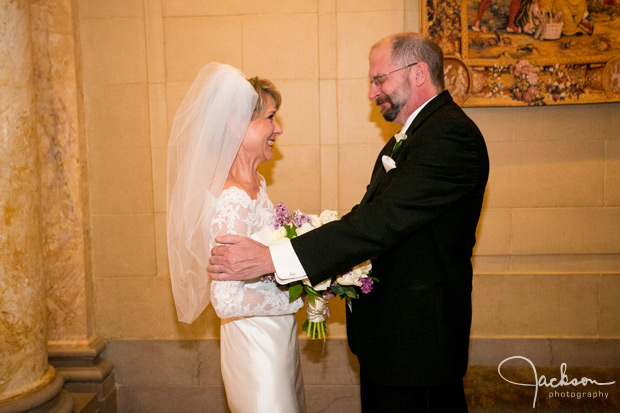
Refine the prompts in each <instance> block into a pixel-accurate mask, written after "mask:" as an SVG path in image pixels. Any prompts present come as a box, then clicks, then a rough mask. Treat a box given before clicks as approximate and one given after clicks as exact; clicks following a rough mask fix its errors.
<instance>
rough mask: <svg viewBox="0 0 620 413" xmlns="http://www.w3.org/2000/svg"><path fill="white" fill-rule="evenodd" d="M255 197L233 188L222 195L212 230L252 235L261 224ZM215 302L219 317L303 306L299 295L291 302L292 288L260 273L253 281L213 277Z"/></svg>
mask: <svg viewBox="0 0 620 413" xmlns="http://www.w3.org/2000/svg"><path fill="white" fill-rule="evenodd" d="M253 207H256V205H255V201H253V200H252V199H250V197H249V196H247V194H246V193H245V192H243V191H241V190H240V189H236V188H229V189H228V190H226V191H225V192H224V193H223V194H222V196H221V197H220V202H219V203H218V207H217V210H216V213H215V217H214V219H213V221H212V234H213V236H214V237H215V236H217V235H220V234H237V235H244V236H247V237H250V236H251V235H252V234H253V233H255V232H257V231H258V230H260V229H261V228H258V227H257V224H260V221H259V220H258V219H257V218H258V216H257V214H256V213H255V212H256V211H253ZM211 304H212V305H213V308H214V309H215V312H216V313H217V315H218V317H220V318H230V317H247V316H268V315H283V314H293V313H295V312H296V311H297V310H299V309H300V308H301V307H302V306H303V301H302V300H301V299H297V300H295V301H293V302H292V303H289V299H288V290H287V289H286V288H284V287H280V286H278V284H276V283H275V281H273V280H270V279H268V278H264V277H259V278H257V279H254V280H249V281H212V283H211Z"/></svg>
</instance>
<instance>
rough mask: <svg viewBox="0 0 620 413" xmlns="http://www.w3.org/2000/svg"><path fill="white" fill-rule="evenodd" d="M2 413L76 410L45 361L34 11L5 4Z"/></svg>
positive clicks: (0, 10)
mask: <svg viewBox="0 0 620 413" xmlns="http://www.w3.org/2000/svg"><path fill="white" fill-rule="evenodd" d="M0 62H2V64H1V65H0V125H1V126H0V212H1V214H2V217H1V219H0V228H1V230H0V337H1V338H2V339H1V340H0V354H1V355H2V357H0V412H4V411H6V412H9V411H24V410H29V409H35V408H41V407H43V406H45V408H48V407H49V408H52V407H53V408H54V409H57V410H58V411H61V412H65V411H66V412H69V411H71V410H72V409H73V402H72V400H71V398H70V397H69V396H68V395H67V393H66V392H64V391H63V390H62V387H63V379H62V377H61V376H59V375H57V374H56V371H55V370H54V368H53V367H51V366H50V365H49V364H48V361H47V348H46V344H47V305H46V292H45V282H44V278H43V271H42V248H41V245H42V244H41V237H40V231H39V228H40V218H41V215H40V209H39V205H40V187H39V182H40V181H39V162H38V139H37V136H36V132H35V105H34V96H35V93H34V81H33V63H32V46H31V41H30V23H29V4H28V2H27V1H25V0H22V1H10V0H0Z"/></svg>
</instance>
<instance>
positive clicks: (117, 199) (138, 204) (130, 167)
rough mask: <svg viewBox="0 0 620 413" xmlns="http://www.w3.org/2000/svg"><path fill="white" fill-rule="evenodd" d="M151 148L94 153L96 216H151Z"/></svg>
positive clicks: (91, 160) (91, 162) (92, 181)
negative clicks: (142, 214)
mask: <svg viewBox="0 0 620 413" xmlns="http://www.w3.org/2000/svg"><path fill="white" fill-rule="evenodd" d="M151 162H152V157H151V150H150V148H141V149H133V148H125V149H123V148H118V147H117V148H113V149H100V150H93V151H91V153H90V155H89V165H90V174H91V176H90V177H89V178H90V179H89V181H90V202H91V208H92V212H93V214H110V213H116V214H119V213H124V214H127V213H152V212H153V172H152V167H151Z"/></svg>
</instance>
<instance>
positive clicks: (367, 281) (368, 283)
mask: <svg viewBox="0 0 620 413" xmlns="http://www.w3.org/2000/svg"><path fill="white" fill-rule="evenodd" d="M360 281H361V282H362V287H361V289H362V292H363V293H364V294H368V293H369V292H371V291H372V285H373V284H374V281H373V280H372V278H361V279H360Z"/></svg>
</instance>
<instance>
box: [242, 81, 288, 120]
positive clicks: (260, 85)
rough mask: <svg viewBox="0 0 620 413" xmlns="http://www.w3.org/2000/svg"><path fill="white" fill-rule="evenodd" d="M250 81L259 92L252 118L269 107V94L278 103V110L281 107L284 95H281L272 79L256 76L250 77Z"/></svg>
mask: <svg viewBox="0 0 620 413" xmlns="http://www.w3.org/2000/svg"><path fill="white" fill-rule="evenodd" d="M248 82H250V84H251V85H252V87H253V88H254V90H255V91H256V93H257V94H258V101H257V102H256V106H255V107H254V112H253V113H252V120H254V119H256V118H257V117H258V116H259V115H260V114H262V113H263V111H264V110H265V108H266V107H267V96H271V97H272V98H273V102H274V104H275V105H276V110H277V109H280V105H281V104H282V96H281V95H280V91H278V89H277V88H276V85H274V84H273V82H272V81H271V80H268V79H263V78H260V77H258V76H254V77H252V78H249V79H248Z"/></svg>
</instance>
